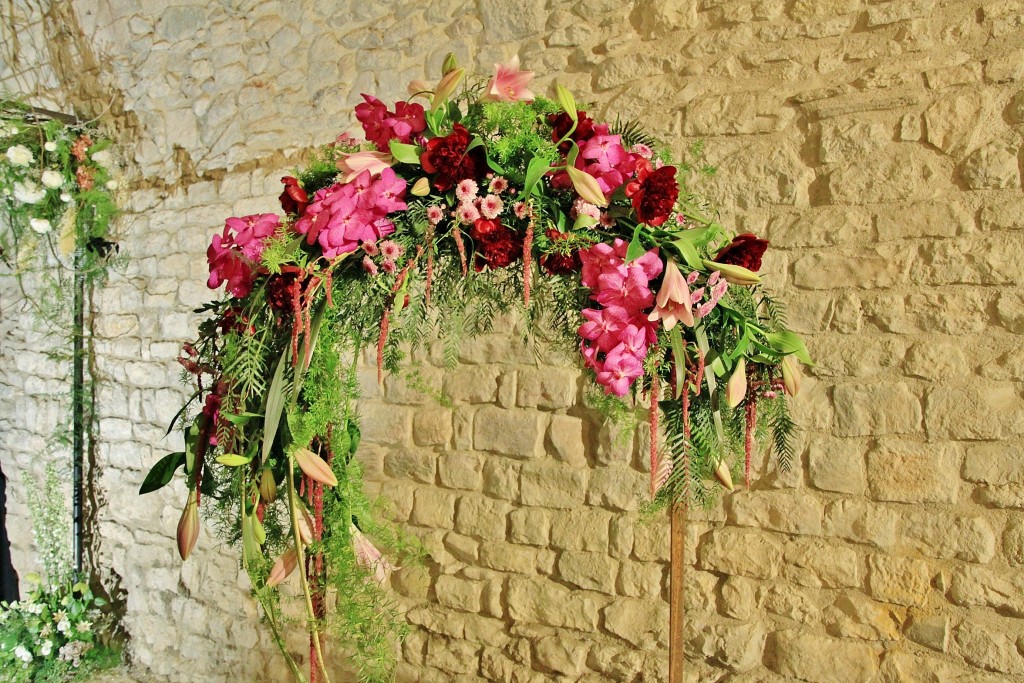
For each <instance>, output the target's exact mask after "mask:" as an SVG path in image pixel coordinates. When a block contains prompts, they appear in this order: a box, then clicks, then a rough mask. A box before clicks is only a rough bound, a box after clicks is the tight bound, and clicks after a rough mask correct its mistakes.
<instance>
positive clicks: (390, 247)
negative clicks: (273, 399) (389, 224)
mask: <svg viewBox="0 0 1024 683" xmlns="http://www.w3.org/2000/svg"><path fill="white" fill-rule="evenodd" d="M379 246H380V254H381V256H383V257H384V258H385V260H388V261H396V260H398V257H399V256H401V255H402V254H403V253H405V249H403V248H402V245H400V244H399V243H398V242H393V241H391V240H384V241H383V242H381V243H380V245H379Z"/></svg>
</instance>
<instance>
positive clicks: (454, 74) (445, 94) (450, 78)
mask: <svg viewBox="0 0 1024 683" xmlns="http://www.w3.org/2000/svg"><path fill="white" fill-rule="evenodd" d="M465 74H466V70H465V69H453V70H452V71H449V72H447V73H446V74H445V75H444V78H442V79H441V82H440V83H438V84H437V87H436V88H434V99H432V100H431V101H430V110H431V111H434V110H435V109H437V108H438V107H440V106H441V105H442V104H444V102H445V100H447V99H448V98H449V97H450V96H451V94H452V93H453V92H455V88H456V87H457V86H458V85H459V81H461V80H462V77H463V76H464V75H465Z"/></svg>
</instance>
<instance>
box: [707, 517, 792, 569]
mask: <svg viewBox="0 0 1024 683" xmlns="http://www.w3.org/2000/svg"><path fill="white" fill-rule="evenodd" d="M698 557H699V562H698V566H699V568H700V569H703V570H705V571H714V572H719V573H722V574H729V575H732V574H738V575H740V576H749V577H752V578H759V579H774V578H775V577H777V576H778V575H779V569H780V566H781V564H782V548H781V546H780V544H779V542H778V541H776V540H775V537H774V535H771V534H765V533H762V532H760V531H747V530H743V529H731V528H728V527H726V528H723V529H716V530H715V531H713V532H711V533H710V534H709V535H708V537H707V540H705V541H703V542H702V543H701V546H700V549H699V550H698Z"/></svg>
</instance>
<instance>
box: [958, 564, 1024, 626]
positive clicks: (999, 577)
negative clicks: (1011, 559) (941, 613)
mask: <svg viewBox="0 0 1024 683" xmlns="http://www.w3.org/2000/svg"><path fill="white" fill-rule="evenodd" d="M949 595H950V598H951V599H952V600H953V602H954V603H956V604H957V605H966V606H977V607H991V608H993V609H995V610H997V611H998V612H1001V613H1005V614H1008V615H1010V616H1014V617H1018V618H1019V617H1024V574H1022V573H1021V572H1019V571H1013V572H1009V573H1007V572H999V571H996V570H993V569H987V568H984V567H978V566H976V565H963V566H960V567H958V568H957V570H956V571H955V572H953V579H952V585H951V588H950V592H949Z"/></svg>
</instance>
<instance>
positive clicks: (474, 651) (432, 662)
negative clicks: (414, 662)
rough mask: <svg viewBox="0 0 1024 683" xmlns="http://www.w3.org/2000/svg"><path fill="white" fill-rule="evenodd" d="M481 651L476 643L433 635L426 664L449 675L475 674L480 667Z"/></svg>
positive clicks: (428, 645) (430, 638) (428, 646)
mask: <svg viewBox="0 0 1024 683" xmlns="http://www.w3.org/2000/svg"><path fill="white" fill-rule="evenodd" d="M480 650H481V648H480V646H478V645H476V644H475V643H470V642H467V641H465V640H456V639H453V638H445V637H444V636H438V635H431V636H430V637H429V639H428V640H427V656H426V664H427V665H428V666H433V667H435V668H438V669H441V670H442V671H447V672H449V673H462V674H475V673H476V672H477V670H478V668H479V666H480Z"/></svg>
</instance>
